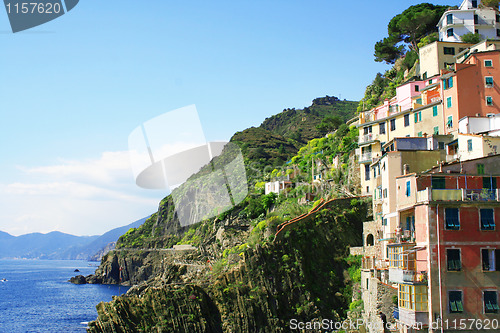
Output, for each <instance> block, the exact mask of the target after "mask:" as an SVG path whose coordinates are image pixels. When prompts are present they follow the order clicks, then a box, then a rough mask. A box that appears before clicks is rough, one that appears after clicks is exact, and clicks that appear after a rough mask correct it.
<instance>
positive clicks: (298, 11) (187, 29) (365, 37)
mask: <svg viewBox="0 0 500 333" xmlns="http://www.w3.org/2000/svg"><path fill="white" fill-rule="evenodd" d="M431 2H432V3H435V4H438V3H439V4H447V5H459V1H458V0H457V1H443V2H433V1H431ZM417 3H419V2H418V1H396V0H390V1H383V2H380V1H342V2H340V1H307V2H306V1H297V0H287V1H284V0H283V1H282V0H274V1H269V0H267V1H261V0H257V1H255V0H254V1H234V0H233V1H213V2H208V1H182V2H180V1H160V0H151V1H147V2H138V1H117V0H108V1H95V0H94V1H92V0H87V1H80V3H79V4H78V6H77V7H75V8H74V9H73V10H72V11H71V12H69V13H67V14H66V15H64V16H62V17H60V18H58V19H56V20H54V21H51V22H49V23H47V24H45V25H42V26H39V27H36V28H33V29H31V30H28V31H26V32H20V33H17V34H12V33H11V32H10V26H9V23H8V19H7V15H6V13H5V11H3V9H2V10H0V43H1V50H2V52H1V54H0V115H1V117H2V122H1V124H2V130H1V131H0V151H1V154H2V157H1V161H2V163H1V164H0V171H1V172H0V230H2V231H6V232H9V233H12V234H14V235H19V234H23V233H28V232H49V231H52V230H60V231H63V232H68V233H73V234H77V235H92V234H102V233H104V232H105V231H107V230H109V229H112V228H114V227H117V226H121V225H125V224H128V223H130V222H132V221H134V220H136V219H139V218H141V217H143V216H146V215H148V214H150V213H152V212H154V211H155V210H156V208H157V205H158V201H159V200H160V199H161V198H162V197H163V196H164V194H165V193H163V192H161V191H148V190H143V189H139V188H137V187H136V186H135V185H134V179H133V176H132V172H131V171H130V167H129V165H128V155H127V149H128V147H127V144H128V142H127V139H128V135H129V134H130V132H131V131H132V130H133V129H134V128H135V127H137V126H138V125H140V124H141V123H143V122H144V121H147V120H149V119H151V118H153V117H155V116H158V115H160V114H162V113H164V112H167V111H170V110H173V109H177V108H180V107H183V106H186V105H190V104H195V105H196V107H197V110H198V112H199V116H200V119H201V122H202V125H203V127H204V131H205V136H206V138H207V139H208V140H228V139H229V138H230V137H231V135H232V134H233V133H234V132H236V131H241V130H243V129H245V128H247V127H250V126H258V125H259V124H260V123H261V122H262V121H263V120H264V119H265V118H266V117H269V116H271V115H273V114H276V113H278V112H280V111H281V110H283V109H284V108H288V107H296V108H302V107H304V106H308V105H310V103H311V101H312V99H314V98H316V97H321V96H325V95H330V96H332V95H335V96H337V97H341V98H342V99H344V98H345V99H347V100H359V99H360V98H361V97H362V96H363V93H364V90H365V87H366V85H367V84H369V83H370V82H371V81H372V80H373V78H374V76H375V74H376V73H377V72H380V71H384V70H385V69H386V68H387V66H386V65H384V64H381V63H376V62H374V61H373V45H374V43H375V42H376V41H378V40H380V39H382V38H383V37H384V36H385V35H386V33H387V32H386V29H387V23H388V22H389V20H390V19H391V18H392V17H393V16H394V15H396V14H398V13H400V12H402V11H403V10H404V9H406V8H408V7H409V6H411V5H414V4H417Z"/></svg>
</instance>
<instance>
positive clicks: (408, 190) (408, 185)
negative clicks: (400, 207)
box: [406, 180, 411, 197]
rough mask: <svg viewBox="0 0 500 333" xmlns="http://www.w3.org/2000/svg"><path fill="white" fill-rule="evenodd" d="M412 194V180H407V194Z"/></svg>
mask: <svg viewBox="0 0 500 333" xmlns="http://www.w3.org/2000/svg"><path fill="white" fill-rule="evenodd" d="M410 195H411V185H410V181H409V180H407V181H406V196H407V197H409V196H410Z"/></svg>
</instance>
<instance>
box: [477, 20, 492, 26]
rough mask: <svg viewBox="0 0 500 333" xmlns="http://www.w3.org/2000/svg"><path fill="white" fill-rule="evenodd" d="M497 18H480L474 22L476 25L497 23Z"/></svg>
mask: <svg viewBox="0 0 500 333" xmlns="http://www.w3.org/2000/svg"><path fill="white" fill-rule="evenodd" d="M495 23H496V22H495V20H485V19H478V20H477V21H475V22H474V25H478V26H481V25H495Z"/></svg>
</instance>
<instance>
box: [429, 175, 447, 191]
mask: <svg viewBox="0 0 500 333" xmlns="http://www.w3.org/2000/svg"><path fill="white" fill-rule="evenodd" d="M431 187H432V189H433V190H444V189H446V179H445V178H444V177H432V180H431Z"/></svg>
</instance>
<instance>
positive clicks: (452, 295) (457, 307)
mask: <svg viewBox="0 0 500 333" xmlns="http://www.w3.org/2000/svg"><path fill="white" fill-rule="evenodd" d="M448 307H449V310H450V313H461V312H463V311H464V305H463V303H462V291H460V290H453V291H449V292H448Z"/></svg>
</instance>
